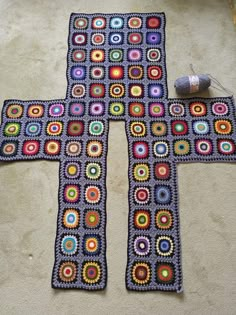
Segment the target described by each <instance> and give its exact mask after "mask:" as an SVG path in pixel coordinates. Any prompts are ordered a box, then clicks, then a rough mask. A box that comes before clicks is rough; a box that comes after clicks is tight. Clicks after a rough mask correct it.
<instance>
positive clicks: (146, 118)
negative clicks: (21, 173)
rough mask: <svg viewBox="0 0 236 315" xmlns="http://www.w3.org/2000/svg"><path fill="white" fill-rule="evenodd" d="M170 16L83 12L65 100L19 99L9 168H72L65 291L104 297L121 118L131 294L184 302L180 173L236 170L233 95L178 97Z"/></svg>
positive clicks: (8, 111)
mask: <svg viewBox="0 0 236 315" xmlns="http://www.w3.org/2000/svg"><path fill="white" fill-rule="evenodd" d="M165 23H166V21H165V15H164V14H163V13H150V14H142V13H136V14H72V15H71V18H70V26H69V38H68V43H69V49H68V56H67V63H68V65H67V80H68V87H67V92H66V97H65V99H57V100H49V101H40V100H33V101H22V100H15V99H12V100H7V101H5V102H4V106H3V110H2V124H1V129H0V160H1V161H8V162H9V161H17V160H27V161H32V160H36V159H44V160H50V161H51V160H54V161H59V162H60V172H59V213H58V221H57V233H56V240H55V263H54V267H53V275H52V287H53V288H78V289H86V290H99V289H104V288H105V286H106V283H107V263H106V194H107V192H106V156H107V140H108V129H109V128H108V126H109V121H110V120H123V121H125V126H126V134H127V141H128V152H129V192H128V198H129V218H128V222H129V230H128V261H127V268H126V287H127V289H129V290H137V291H145V290H147V291H148V290H163V291H175V292H181V291H182V290H183V288H182V270H181V247H180V246H181V244H180V223H179V211H178V186H177V185H178V184H177V183H178V182H177V172H176V164H177V163H179V162H181V163H183V162H235V158H236V155H235V130H236V123H235V108H234V103H233V98H232V97H219V98H191V99H170V98H168V89H167V73H166V61H165V59H166V53H165Z"/></svg>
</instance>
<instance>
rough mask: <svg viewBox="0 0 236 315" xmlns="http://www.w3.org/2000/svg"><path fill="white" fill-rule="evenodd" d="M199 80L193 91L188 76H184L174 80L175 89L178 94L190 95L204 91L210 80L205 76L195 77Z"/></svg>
mask: <svg viewBox="0 0 236 315" xmlns="http://www.w3.org/2000/svg"><path fill="white" fill-rule="evenodd" d="M195 77H198V79H199V85H198V86H197V87H196V88H195V90H194V91H192V89H191V80H190V76H184V77H181V78H178V79H176V81H175V84H174V86H175V89H176V92H177V93H178V94H190V93H191V94H192V93H196V92H200V91H203V90H206V89H208V88H209V86H210V85H211V79H210V78H209V77H208V76H207V75H206V74H199V75H195Z"/></svg>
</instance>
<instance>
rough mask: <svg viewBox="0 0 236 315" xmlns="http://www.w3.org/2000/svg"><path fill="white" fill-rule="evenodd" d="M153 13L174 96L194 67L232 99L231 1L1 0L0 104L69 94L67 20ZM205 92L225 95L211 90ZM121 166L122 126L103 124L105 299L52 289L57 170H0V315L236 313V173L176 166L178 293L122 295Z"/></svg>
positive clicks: (43, 165) (22, 165) (15, 166)
mask: <svg viewBox="0 0 236 315" xmlns="http://www.w3.org/2000/svg"><path fill="white" fill-rule="evenodd" d="M152 11H154V12H158V11H164V12H165V13H166V16H167V29H166V33H167V42H166V51H167V70H168V85H169V96H170V97H175V91H174V88H173V82H174V80H175V78H176V77H179V76H181V75H184V74H188V73H189V72H190V71H189V64H190V63H193V64H194V66H195V69H196V71H197V72H198V73H211V74H212V75H214V76H215V77H217V78H218V79H219V80H220V81H221V83H222V84H224V85H225V86H226V87H227V88H229V89H231V90H232V91H234V93H236V88H235V82H236V72H235V66H236V54H235V52H236V38H235V35H236V34H235V29H234V27H233V24H232V20H231V11H230V9H229V7H228V4H227V1H226V0H225V1H223V0H208V1H205V0H198V1H195V0H191V1H184V0H176V1H171V0H156V1H155V0H145V1H143V0H118V1H108V0H103V1H99V0H93V1H89V0H87V1H78V0H77V1H71V0H68V1H64V0H60V1H46V0H39V1H36V0H31V1H30V0H21V1H13V0H1V1H0V43H1V49H0V91H1V95H0V104H2V103H3V100H4V99H8V98H19V99H54V98H63V97H64V95H65V91H66V76H65V70H66V54H67V32H68V22H69V16H70V13H71V12H85V13H92V12H152ZM209 95H210V96H221V95H223V93H221V92H219V91H217V90H213V89H211V90H210V91H209ZM203 96H208V93H205V94H203ZM114 143H115V145H114ZM127 166H128V156H127V145H126V137H125V130H124V124H123V123H119V122H113V123H110V135H109V155H108V178H107V184H108V200H107V214H108V225H107V240H108V250H107V257H108V267H109V279H108V287H107V289H106V291H104V292H99V293H91V292H86V291H76V290H72V291H66V292H64V291H62V290H57V291H56V290H53V289H51V286H50V282H51V272H52V266H53V261H54V257H53V255H54V239H55V230H56V217H57V185H58V163H57V162H45V161H39V162H31V163H28V162H18V163H5V164H4V163H0V305H1V306H0V307H1V309H0V313H1V314H26V315H28V314H34V315H36V314H50V315H51V314H63V315H66V314H70V315H73V314H81V315H90V314H98V315H100V314H104V315H106V314H114V315H116V314H117V315H118V314H127V315H132V314H135V315H138V314H150V315H151V314H164V315H165V314H181V315H182V314H191V315H192V314H201V315H204V314H221V315H222V314H227V315H229V314H235V309H236V242H235V241H236V229H235V226H236V212H235V204H236V185H235V184H236V165H235V164H234V165H232V164H231V165H229V164H220V165H219V164H211V165H207V164H189V165H179V167H178V173H179V190H180V214H181V235H182V252H183V273H184V290H185V291H184V293H183V294H179V295H177V294H174V293H161V292H152V293H131V292H127V291H126V289H125V281H124V276H125V266H126V254H127V252H126V243H127V216H128V200H127V189H128V179H127Z"/></svg>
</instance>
